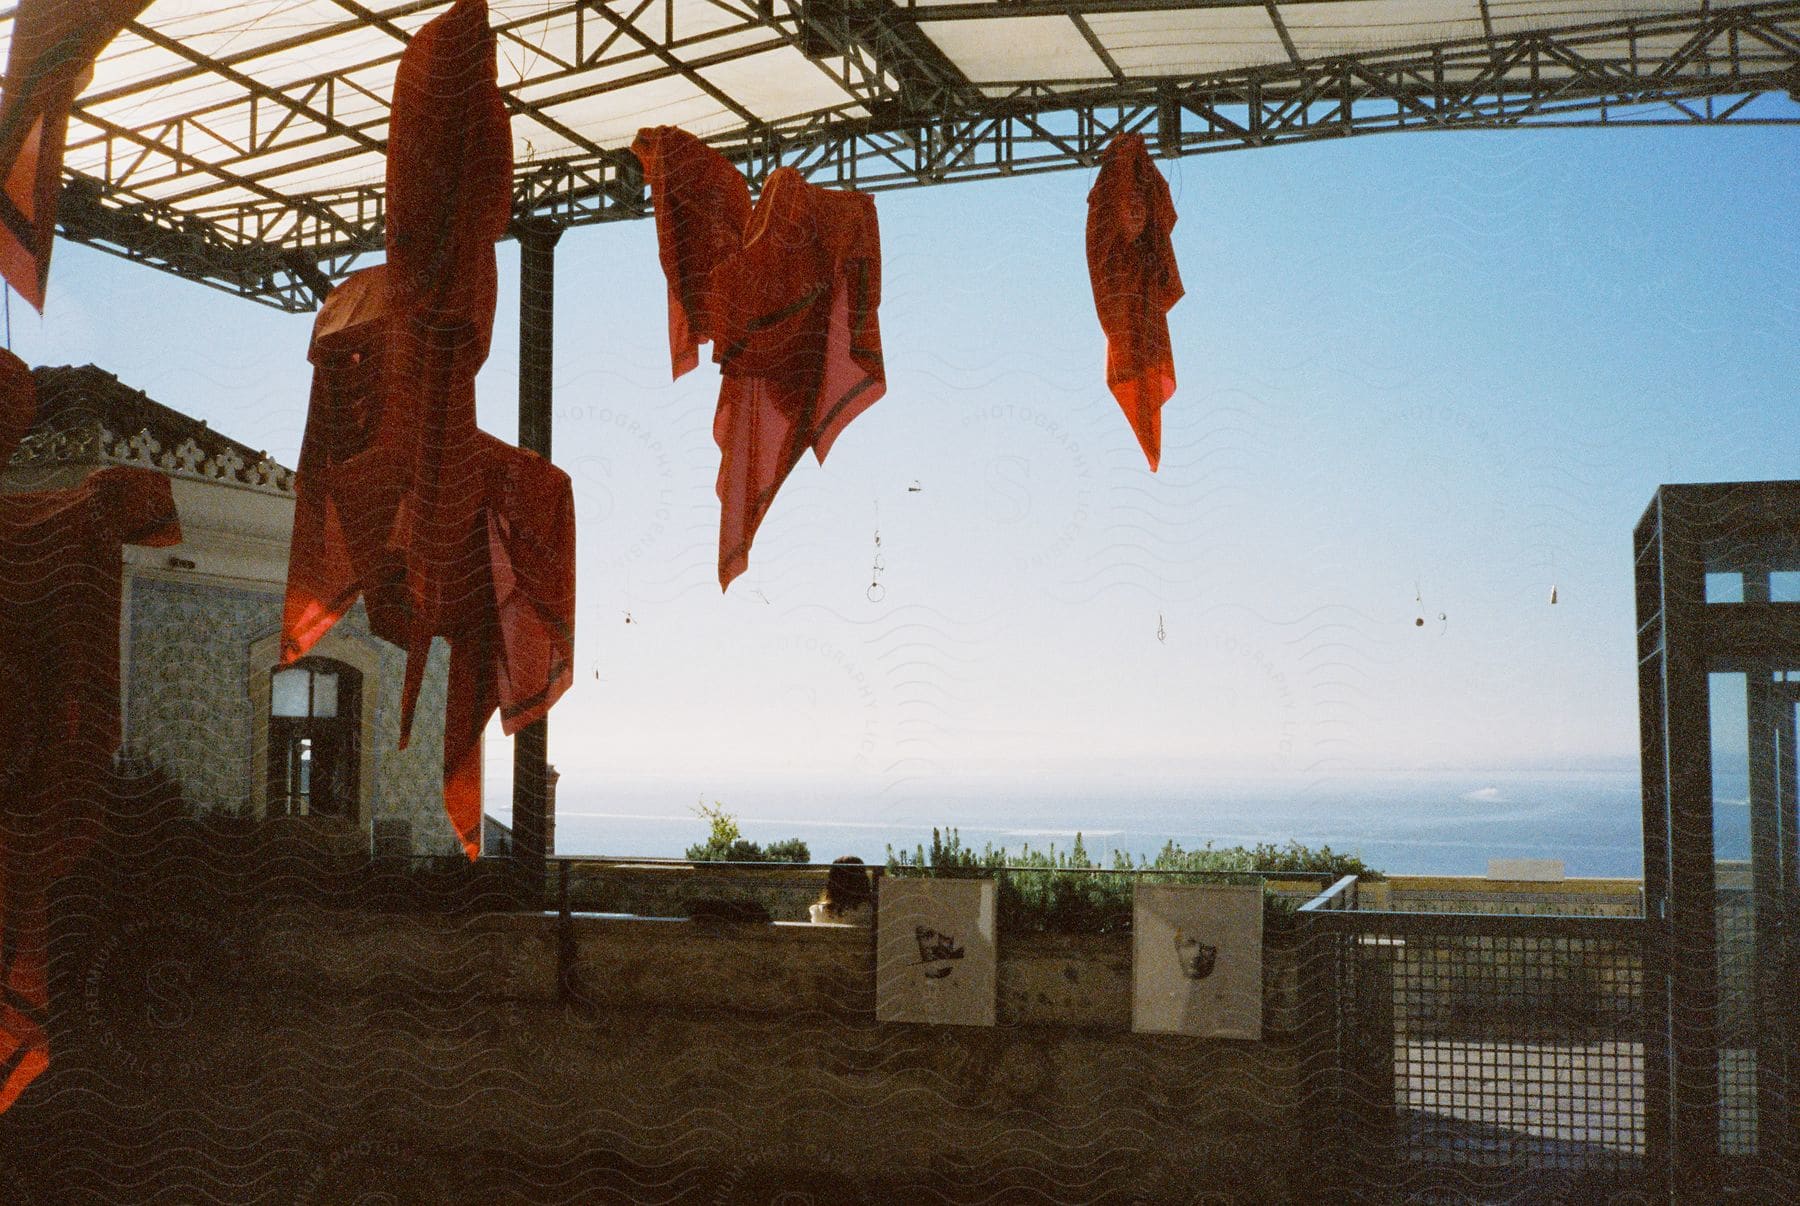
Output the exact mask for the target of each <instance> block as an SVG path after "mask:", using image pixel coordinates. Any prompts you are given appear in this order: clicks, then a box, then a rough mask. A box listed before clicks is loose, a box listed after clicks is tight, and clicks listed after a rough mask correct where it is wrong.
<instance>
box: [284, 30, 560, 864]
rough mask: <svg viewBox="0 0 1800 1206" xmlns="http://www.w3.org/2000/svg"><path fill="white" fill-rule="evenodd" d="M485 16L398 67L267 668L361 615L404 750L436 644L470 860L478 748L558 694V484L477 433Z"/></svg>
mask: <svg viewBox="0 0 1800 1206" xmlns="http://www.w3.org/2000/svg"><path fill="white" fill-rule="evenodd" d="M495 80H496V67H495V44H494V35H493V33H492V31H491V30H490V29H489V27H488V20H487V5H486V3H485V0H457V3H456V4H455V5H454V6H453V7H452V8H451V9H450V10H449V11H448V12H446V13H444V14H443V15H442V16H440V17H438V18H436V19H435V20H433V21H432V22H431V23H430V24H428V25H426V26H425V27H424V28H423V29H421V30H420V31H419V32H418V33H417V34H416V35H415V36H414V37H413V40H412V43H411V45H409V46H408V48H407V50H406V53H405V54H404V55H403V56H402V57H401V60H400V68H399V72H398V74H397V75H396V77H395V81H394V103H393V112H392V118H391V121H390V124H389V129H388V207H387V246H388V259H387V263H386V264H385V265H383V266H382V267H380V268H372V269H368V270H365V271H364V272H360V273H357V274H356V275H354V276H352V277H351V278H350V279H349V280H347V281H346V282H344V284H343V285H342V286H340V287H339V288H338V289H337V290H336V291H335V292H333V293H332V295H331V297H330V299H329V300H328V301H327V302H326V304H325V306H324V307H323V308H322V309H321V310H320V313H319V318H318V321H317V322H316V323H315V325H314V328H313V343H312V348H311V351H310V353H309V355H310V358H311V360H312V362H313V365H314V376H313V390H312V398H311V402H310V409H309V411H308V415H307V423H306V435H305V438H304V441H303V444H302V447H301V452H300V472H299V476H298V479H297V482H296V487H297V494H298V498H297V501H296V506H295V519H294V532H293V540H292V545H291V549H290V554H289V562H288V590H287V601H286V606H285V608H284V612H283V617H282V657H283V660H284V661H292V660H294V659H296V658H299V657H302V656H304V655H305V653H306V652H307V650H309V649H311V648H312V646H313V645H314V644H315V643H316V642H317V641H318V639H319V638H320V637H321V636H323V635H324V634H325V632H326V631H327V630H328V629H329V628H330V627H331V625H332V624H334V623H336V622H337V620H338V619H339V618H341V617H342V616H343V614H344V612H345V611H347V610H348V609H349V607H350V605H351V604H352V603H353V602H354V601H355V599H356V597H357V595H358V594H361V595H362V596H363V597H364V599H365V601H366V603H367V607H368V612H369V627H370V630H371V631H373V632H374V633H375V634H376V635H377V636H380V637H382V638H383V639H385V640H388V641H392V642H393V643H395V644H397V645H399V646H401V647H402V648H403V649H405V650H406V678H405V684H404V687H403V690H402V693H401V738H400V740H401V745H402V746H404V745H405V744H406V743H407V741H408V739H409V738H410V735H411V731H412V717H413V712H414V710H415V708H416V707H417V704H418V697H419V690H420V686H421V684H422V682H423V679H424V673H425V664H426V659H427V657H428V655H429V654H430V651H431V639H432V637H434V636H442V637H444V638H445V639H446V640H447V641H448V642H449V644H450V650H451V652H450V683H449V699H448V703H447V704H446V711H445V718H444V807H445V810H446V812H447V813H448V814H449V816H450V821H451V824H452V826H453V827H454V828H455V829H456V832H457V835H458V837H459V839H460V840H461V841H462V844H463V849H464V851H465V852H466V853H467V854H468V855H469V857H470V858H474V857H476V856H477V855H478V854H479V853H480V851H481V734H482V730H483V729H484V728H485V727H486V724H487V721H488V718H489V717H490V716H492V715H493V712H494V710H495V708H496V707H498V708H499V709H500V714H501V722H502V725H503V727H504V728H505V730H506V731H507V732H508V733H512V732H516V731H517V730H518V729H520V728H522V727H524V726H525V725H527V724H530V723H532V722H533V721H535V720H538V719H541V718H542V717H543V716H544V715H545V714H546V713H547V712H548V711H549V709H550V706H551V705H552V704H553V703H555V702H556V699H557V698H558V697H559V696H560V695H561V694H562V692H563V691H564V690H566V689H567V688H568V686H569V683H570V682H571V681H572V677H573V666H574V631H575V629H574V622H575V571H574V559H575V550H574V545H575V535H574V503H573V496H572V491H571V489H570V485H569V479H568V476H567V475H566V474H564V473H563V472H562V471H561V470H560V469H558V468H556V467H555V466H554V465H552V464H550V463H549V462H548V461H546V460H544V459H543V458H542V457H539V456H537V455H535V454H533V453H530V452H526V451H524V450H522V449H518V448H513V447H510V446H508V445H506V444H504V443H502V442H500V441H499V440H496V439H494V438H493V437H492V436H490V435H487V434H486V433H485V432H483V431H481V430H480V429H479V428H478V427H477V426H476V425H475V375H476V373H477V372H478V371H479V370H480V368H481V366H482V364H483V362H484V361H486V359H487V353H488V344H489V340H490V338H491V336H492V333H493V325H494V307H495V303H496V300H497V295H498V275H497V268H496V265H495V259H494V243H495V241H496V240H498V239H499V238H500V237H501V236H502V235H504V234H505V232H506V227H507V223H508V222H509V221H510V219H511V214H512V132H511V127H510V124H509V122H508V120H507V116H506V109H505V106H504V103H503V101H502V99H501V96H500V90H499V87H498V85H497V84H496V82H495Z"/></svg>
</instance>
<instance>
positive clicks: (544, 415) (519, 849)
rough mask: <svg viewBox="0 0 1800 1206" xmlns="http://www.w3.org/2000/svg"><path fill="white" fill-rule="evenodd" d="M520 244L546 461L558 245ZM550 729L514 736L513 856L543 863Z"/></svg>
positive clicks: (522, 377)
mask: <svg viewBox="0 0 1800 1206" xmlns="http://www.w3.org/2000/svg"><path fill="white" fill-rule="evenodd" d="M517 234H518V240H519V447H521V448H524V449H527V450H528V451H531V452H535V453H537V454H538V455H539V456H542V457H545V458H548V457H549V456H550V419H551V411H552V399H553V392H554V391H553V388H552V375H553V367H554V362H553V359H552V356H553V350H554V343H555V332H556V241H557V239H558V238H560V237H561V235H562V232H561V231H560V230H557V229H555V228H552V227H545V226H524V227H521V228H520V229H519V230H518V231H517ZM550 799H551V797H550V727H549V722H548V721H543V720H540V721H538V722H537V723H536V724H533V725H528V726H526V727H525V728H523V729H520V730H519V732H518V733H517V734H516V735H515V736H514V737H513V855H514V857H515V858H517V859H520V860H522V861H525V860H529V861H532V862H538V863H541V862H542V861H543V860H544V858H545V857H546V856H547V855H549V854H550V853H551V852H552V851H553V850H554V848H555V841H556V840H555V836H554V835H555V832H556V830H555V825H556V820H555V817H554V816H553V815H552V812H551V807H552V806H551V803H550Z"/></svg>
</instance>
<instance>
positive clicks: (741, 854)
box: [687, 800, 812, 863]
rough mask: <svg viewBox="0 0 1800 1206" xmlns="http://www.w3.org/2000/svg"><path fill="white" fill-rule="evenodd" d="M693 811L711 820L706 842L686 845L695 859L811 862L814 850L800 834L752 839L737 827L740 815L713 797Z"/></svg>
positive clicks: (699, 861)
mask: <svg viewBox="0 0 1800 1206" xmlns="http://www.w3.org/2000/svg"><path fill="white" fill-rule="evenodd" d="M694 815H696V816H698V817H700V818H701V819H703V820H705V821H707V822H709V823H710V824H711V830H712V831H711V832H710V833H709V834H707V838H706V840H705V841H704V842H701V843H700V844H699V845H697V846H689V847H688V848H687V857H688V859H689V860H690V861H691V862H696V863H810V862H812V851H811V850H809V849H807V846H806V843H805V842H803V841H801V840H800V839H799V838H783V839H782V840H781V841H779V842H770V843H769V844H768V845H767V846H763V845H762V844H761V843H758V842H752V841H750V840H749V839H748V838H746V837H745V836H744V834H743V831H742V830H740V829H739V828H738V823H737V818H736V817H734V816H732V815H731V814H730V813H728V812H726V811H725V806H724V805H723V804H721V803H719V802H718V801H717V800H714V801H713V802H712V803H711V804H710V805H707V804H696V805H695V806H694Z"/></svg>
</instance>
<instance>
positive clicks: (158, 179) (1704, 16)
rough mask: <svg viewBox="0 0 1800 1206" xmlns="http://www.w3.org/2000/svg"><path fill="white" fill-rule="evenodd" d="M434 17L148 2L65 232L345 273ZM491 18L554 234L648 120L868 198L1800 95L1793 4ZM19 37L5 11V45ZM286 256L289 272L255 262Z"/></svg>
mask: <svg viewBox="0 0 1800 1206" xmlns="http://www.w3.org/2000/svg"><path fill="white" fill-rule="evenodd" d="M448 3H449V0H404V2H400V0H360V2H359V0H154V3H152V4H151V6H150V8H149V9H148V10H147V11H146V12H145V13H144V15H143V16H142V17H141V18H140V20H139V21H138V22H137V23H135V24H134V25H132V26H131V27H130V28H129V29H128V30H127V31H126V32H125V33H124V34H123V35H121V36H120V37H119V39H118V40H117V41H116V42H115V43H114V44H113V45H112V46H111V47H110V48H109V49H108V51H107V52H106V54H105V55H104V57H103V58H102V60H101V62H100V64H99V66H98V69H97V72H96V75H95V79H94V81H93V84H92V86H91V87H90V88H89V89H88V91H87V93H86V94H85V95H84V97H83V99H82V101H81V103H80V106H79V109H78V112H77V114H76V118H75V121H74V124H73V126H72V128H71V133H70V149H69V153H68V158H67V168H68V170H69V172H70V173H71V176H72V183H71V191H72V193H77V194H78V195H77V196H75V197H74V198H73V200H74V201H75V202H76V204H74V205H71V206H66V207H65V214H64V217H65V226H66V227H67V233H68V234H69V235H70V236H71V237H75V238H79V239H83V240H85V241H88V242H92V243H96V244H99V245H102V246H106V247H109V248H110V249H113V250H123V251H126V252H128V253H131V254H134V255H136V256H138V257H139V258H148V259H150V260H152V261H156V262H160V263H162V264H163V266H165V267H172V268H174V269H175V270H177V271H183V272H187V273H189V274H193V275H199V276H202V277H205V278H209V279H212V280H213V281H214V283H222V284H226V285H228V286H229V287H233V288H237V289H240V290H241V291H245V292H249V293H252V294H255V295H262V294H267V296H266V297H265V300H277V301H278V302H282V303H283V304H294V303H295V300H296V299H295V297H294V295H293V294H292V292H291V290H289V291H287V292H284V289H286V288H287V287H286V286H283V285H282V283H281V281H280V280H278V279H276V278H280V277H281V276H282V273H283V272H285V271H288V270H289V269H287V268H283V267H282V264H283V263H290V265H291V263H292V262H299V261H304V262H305V263H306V264H307V265H311V264H320V263H322V264H323V265H324V272H325V274H326V275H328V276H330V275H335V274H337V272H339V271H340V270H341V269H342V268H343V267H344V266H346V264H347V261H348V258H350V257H353V256H354V255H355V254H357V253H359V252H360V251H364V250H368V249H369V248H370V246H371V244H372V241H373V242H374V243H378V236H379V229H380V205H381V196H380V185H381V181H382V175H383V154H384V139H385V137H386V130H387V100H388V96H389V93H390V91H391V89H392V85H393V77H394V71H395V66H396V63H397V62H398V59H399V56H400V53H401V50H402V49H403V46H404V43H405V41H406V39H407V38H408V37H409V36H410V35H411V34H412V33H413V31H415V30H417V29H418V28H419V27H420V26H421V25H422V24H424V23H425V22H426V21H428V20H430V19H431V18H432V17H434V16H436V15H437V14H438V13H440V12H441V11H443V10H444V9H445V8H446V7H448ZM489 6H490V11H491V18H492V21H493V24H494V26H495V28H496V30H497V31H498V32H499V34H500V55H501V64H500V77H501V78H500V82H501V86H502V88H503V89H504V90H505V92H506V94H507V96H508V98H509V101H510V102H511V104H512V107H513V110H514V121H513V130H514V136H515V139H516V142H517V147H516V150H517V160H518V164H519V181H520V184H519V212H520V214H521V216H531V215H534V214H535V215H542V216H545V217H547V218H549V219H550V220H553V221H559V222H563V223H565V224H566V223H572V222H579V221H592V220H601V219H604V218H608V217H615V216H638V215H641V214H642V213H643V212H644V205H643V198H642V190H641V187H639V186H638V184H637V182H636V180H635V179H634V173H633V164H632V163H631V162H630V161H629V157H628V156H626V155H625V154H624V153H623V149H624V148H625V147H626V146H627V145H628V144H629V143H630V141H631V138H632V136H633V134H634V133H635V132H636V131H637V129H638V128H639V127H640V126H645V125H659V124H671V125H679V126H682V127H684V128H686V129H688V130H691V131H693V132H695V133H697V134H700V135H702V136H703V137H706V138H707V139H709V140H710V141H713V142H714V143H715V144H716V145H719V146H721V148H723V149H725V150H726V151H727V153H728V154H731V155H732V156H733V158H734V159H736V160H738V161H739V162H742V163H744V164H745V166H746V169H747V170H748V171H749V172H750V173H751V174H752V175H753V176H758V175H760V174H762V173H764V172H766V171H767V170H768V169H769V168H771V167H772V166H774V164H775V163H776V162H795V163H798V164H799V165H800V166H802V168H803V170H808V171H809V172H811V173H812V174H813V175H814V176H815V178H823V179H824V180H825V181H826V182H833V183H842V184H848V185H854V186H857V187H863V188H880V187H895V186H899V185H904V184H916V183H930V182H935V181H937V180H947V179H956V178H963V177H967V176H970V175H991V174H995V173H998V172H1006V171H1015V170H1034V169H1038V168H1043V167H1057V166H1073V165H1075V164H1078V163H1081V162H1086V161H1089V159H1091V156H1092V154H1093V153H1094V152H1095V151H1097V150H1098V148H1099V146H1100V145H1102V144H1103V142H1104V139H1105V138H1106V137H1108V136H1110V133H1111V131H1112V130H1113V129H1115V128H1119V127H1121V126H1130V127H1134V128H1135V127H1143V128H1146V129H1149V130H1151V131H1152V132H1154V133H1157V134H1159V135H1160V136H1161V137H1160V142H1159V147H1160V149H1161V150H1162V151H1163V152H1164V153H1171V154H1174V153H1188V152H1192V151H1200V150H1211V149H1222V148H1224V147H1228V146H1244V145H1270V144H1272V143H1275V142H1279V141H1288V140H1292V138H1294V137H1301V136H1311V137H1319V136H1332V137H1336V136H1341V135H1342V134H1344V133H1351V132H1360V130H1362V129H1365V128H1399V127H1401V126H1407V125H1415V126H1416V125H1419V124H1432V120H1433V115H1434V113H1435V114H1436V115H1437V120H1436V124H1446V125H1447V124H1464V125H1467V124H1490V125H1491V124H1517V123H1518V122H1521V121H1526V120H1536V119H1554V118H1559V117H1560V118H1563V119H1568V118H1569V117H1570V116H1571V115H1572V114H1579V115H1580V117H1581V119H1582V120H1593V119H1596V114H1597V113H1599V114H1601V115H1602V116H1604V117H1606V118H1607V119H1616V117H1617V115H1618V114H1617V106H1618V105H1620V104H1621V103H1626V104H1631V103H1640V104H1641V103H1643V102H1644V101H1646V100H1651V101H1656V102H1657V103H1659V104H1665V105H1666V104H1667V103H1668V102H1669V101H1670V100H1671V99H1674V100H1675V101H1677V102H1683V98H1695V97H1703V98H1704V97H1715V96H1730V95H1748V94H1752V93H1758V92H1763V91H1767V90H1769V89H1770V88H1771V87H1773V88H1776V89H1783V88H1791V87H1792V86H1793V85H1792V81H1794V80H1800V67H1797V66H1796V64H1800V3H1795V2H1793V0H1787V2H1781V3H1769V2H1767V0H1763V2H1758V0H1711V2H1710V3H1709V2H1708V0H1287V2H1284V3H1273V2H1268V3H1264V2H1262V0H1257V2H1253V3H1252V2H1244V0H489ZM10 24H11V14H10V11H9V12H7V13H5V14H0V36H5V35H7V34H8V33H9V30H8V27H10ZM1784 80H1785V81H1789V83H1787V84H1785V85H1784V84H1783V82H1782V81H1784ZM1352 85H1354V88H1352ZM1352 91H1354V93H1355V95H1351V93H1352ZM1509 95H1510V96H1512V97H1513V98H1514V99H1513V101H1512V108H1511V109H1510V110H1509V109H1508V107H1507V105H1508V102H1507V101H1506V97H1508V96H1509ZM1778 95H1779V92H1778ZM1783 100H1784V101H1785V97H1784V98H1783ZM1683 103H1685V102H1683ZM1340 106H1341V108H1340ZM1787 108H1788V109H1789V112H1788V113H1787V114H1786V118H1787V119H1793V118H1794V117H1795V115H1796V114H1795V112H1794V111H1793V108H1792V106H1791V105H1789V106H1787ZM1333 111H1337V113H1338V116H1337V117H1336V118H1335V119H1334V118H1332V116H1331V113H1332V112H1333ZM1689 112H1690V115H1691V116H1692V117H1693V119H1695V120H1714V119H1716V118H1717V110H1702V109H1700V108H1697V107H1696V108H1692V109H1690V111H1689ZM1668 116H1672V117H1674V118H1675V119H1677V120H1681V119H1682V118H1681V115H1680V114H1679V113H1676V114H1670V115H1668ZM1728 116H1729V115H1728ZM1171 119H1172V120H1171ZM1334 120H1335V121H1336V122H1337V123H1338V124H1336V125H1332V124H1330V123H1331V122H1332V121H1334ZM151 235H157V236H159V237H160V242H159V241H158V238H152V237H150V236H151ZM183 239H185V240H187V243H186V245H181V243H180V241H181V240H183ZM270 249H281V250H282V252H283V254H284V255H286V256H287V257H289V258H288V261H281V260H280V259H279V258H271V257H270V256H269V255H267V254H264V255H261V256H260V258H258V257H257V256H249V258H246V256H247V255H248V254H249V253H250V252H255V251H259V250H260V251H263V252H267V251H269V250H270ZM231 254H236V255H238V259H237V261H235V267H234V266H232V264H231V263H228V262H227V260H228V258H229V255H231ZM209 255H210V257H211V258H210V259H209V258H208V256H209ZM295 255H298V261H294V259H293V257H294V256H295ZM183 257H186V259H185V260H184V259H183ZM221 257H225V258H221ZM253 278H254V279H253ZM290 283H291V282H290ZM301 300H304V299H301Z"/></svg>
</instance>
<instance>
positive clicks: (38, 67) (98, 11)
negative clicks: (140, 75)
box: [0, 0, 150, 310]
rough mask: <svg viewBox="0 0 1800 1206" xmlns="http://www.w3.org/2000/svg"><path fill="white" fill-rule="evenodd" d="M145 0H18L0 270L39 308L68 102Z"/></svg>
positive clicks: (1, 198)
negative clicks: (77, 1) (101, 53)
mask: <svg viewBox="0 0 1800 1206" xmlns="http://www.w3.org/2000/svg"><path fill="white" fill-rule="evenodd" d="M149 6H150V0H81V2H80V3H74V2H72V0H19V6H18V8H17V9H16V10H15V11H14V13H13V26H12V47H11V49H10V50H9V51H8V52H7V56H6V81H5V85H4V92H5V95H4V96H0V276H4V277H5V278H6V280H7V281H8V283H10V284H11V285H12V287H13V288H14V289H17V290H18V291H19V295H20V296H21V297H23V298H24V299H25V300H26V301H28V302H30V303H31V304H32V305H33V306H35V307H37V309H39V310H42V309H43V308H44V286H45V284H46V282H47V280H48V278H49V275H50V249H51V245H52V244H53V243H54V242H55V239H56V203H57V200H58V198H59V197H60V195H61V193H62V161H63V144H64V142H65V140H66V139H67V137H68V133H69V110H70V109H72V108H73V107H74V105H75V98H76V97H78V96H80V95H81V91H82V89H83V88H86V87H87V84H88V80H90V79H91V78H93V74H94V61H95V60H96V59H98V58H99V57H100V52H101V51H103V50H105V49H106V45H107V43H109V42H111V41H112V40H113V39H114V38H116V37H117V36H118V35H119V31H120V30H122V29H124V28H125V26H126V25H127V24H129V23H130V22H131V21H132V20H133V19H134V18H135V17H136V16H137V15H138V14H139V13H141V12H143V11H144V10H145V9H146V8H148V7H149Z"/></svg>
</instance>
